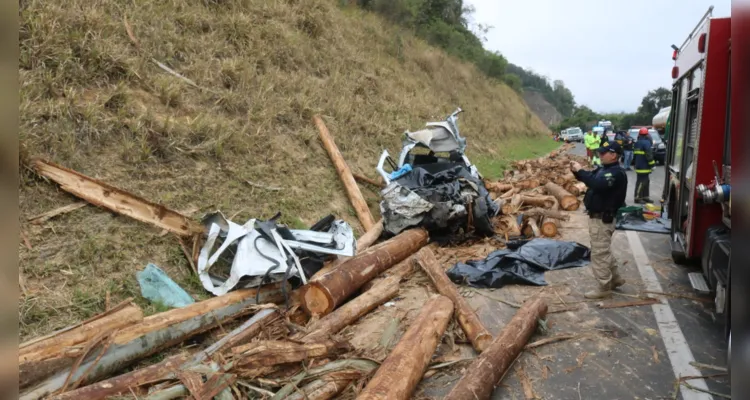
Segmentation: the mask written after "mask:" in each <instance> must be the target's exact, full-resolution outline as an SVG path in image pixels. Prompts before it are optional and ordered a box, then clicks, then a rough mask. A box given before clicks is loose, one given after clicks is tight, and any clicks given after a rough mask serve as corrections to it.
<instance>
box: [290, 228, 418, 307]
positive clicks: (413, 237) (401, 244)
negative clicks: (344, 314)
mask: <svg viewBox="0 0 750 400" xmlns="http://www.w3.org/2000/svg"><path fill="white" fill-rule="evenodd" d="M428 239H429V236H428V234H427V231H425V230H424V229H410V230H407V231H405V232H402V233H401V234H399V235H398V236H396V237H394V238H391V239H390V240H388V241H386V242H384V243H381V244H379V245H378V246H377V247H376V248H372V249H369V250H367V251H365V252H364V253H361V254H358V255H356V256H354V257H352V258H350V259H349V260H346V261H345V262H344V263H342V264H341V265H340V266H339V267H338V268H336V269H334V270H332V271H330V272H328V273H326V274H324V275H321V276H320V277H318V278H316V279H315V280H311V281H310V282H308V284H307V285H305V287H304V288H303V292H302V293H303V294H302V296H303V297H302V298H303V300H302V306H303V307H304V308H305V310H306V311H307V312H308V313H310V314H321V315H325V314H328V313H330V312H331V311H333V310H334V309H335V308H336V307H338V306H339V305H341V304H343V303H344V301H346V299H348V298H349V296H351V295H352V294H353V293H354V292H355V291H357V290H358V289H359V288H361V287H362V285H364V284H365V283H367V282H368V281H370V280H372V279H373V278H374V277H376V276H377V275H378V274H380V273H381V272H383V271H385V270H386V269H388V268H390V267H391V266H393V265H394V264H396V263H398V262H400V261H402V260H404V259H406V258H407V257H409V256H410V255H412V254H414V253H415V252H416V251H417V250H419V249H420V248H422V247H423V246H424V245H426V244H427V241H428Z"/></svg>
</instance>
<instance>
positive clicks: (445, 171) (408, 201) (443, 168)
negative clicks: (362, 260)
mask: <svg viewBox="0 0 750 400" xmlns="http://www.w3.org/2000/svg"><path fill="white" fill-rule="evenodd" d="M462 111H463V110H461V109H460V108H459V109H457V110H456V111H455V112H454V113H453V114H451V115H450V116H448V118H446V120H445V121H441V122H428V123H427V127H426V128H425V129H422V130H419V131H417V132H409V131H406V132H405V133H404V141H403V147H402V149H401V153H400V155H399V160H398V162H395V161H394V160H393V159H391V157H390V155H389V154H388V151H387V150H384V151H383V153H382V155H381V156H380V160H379V162H378V166H377V171H378V173H379V174H380V175H381V176H382V177H383V179H384V180H385V182H386V184H387V186H386V187H385V188H384V189H383V190H382V191H381V196H382V201H381V202H380V212H381V214H382V216H383V223H384V230H385V231H386V232H388V233H389V234H390V235H396V234H398V233H400V232H402V231H403V230H405V229H407V228H412V227H416V226H421V227H424V228H425V229H427V230H428V231H430V232H431V233H432V234H433V236H434V235H435V234H440V233H443V234H447V235H451V234H455V233H457V231H458V230H459V229H464V230H465V231H466V230H469V229H471V228H473V229H474V231H475V233H477V234H479V235H482V236H491V235H494V229H493V227H492V223H491V221H490V219H491V218H492V217H494V216H496V215H497V214H498V212H499V211H500V209H499V207H498V206H497V204H496V203H495V202H493V201H492V199H491V198H490V196H489V191H488V190H487V188H486V187H485V185H484V182H483V181H482V177H481V176H480V174H479V172H478V171H477V168H476V166H474V165H472V164H471V162H470V161H469V159H468V158H467V157H466V155H465V154H464V151H465V149H466V138H464V137H461V135H460V134H459V131H458V125H457V119H458V114H459V113H461V112H462ZM386 161H387V162H388V163H389V164H390V167H391V169H392V172H390V173H389V172H386V170H385V163H386Z"/></svg>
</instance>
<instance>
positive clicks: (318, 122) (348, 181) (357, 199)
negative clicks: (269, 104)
mask: <svg viewBox="0 0 750 400" xmlns="http://www.w3.org/2000/svg"><path fill="white" fill-rule="evenodd" d="M313 121H314V122H315V126H317V127H318V132H319V134H320V141H321V142H323V147H324V148H325V149H326V151H327V152H328V156H329V157H330V158H331V162H333V166H334V167H335V168H336V172H337V173H338V174H339V178H341V182H342V183H343V184H344V189H345V190H346V194H347V196H348V197H349V201H350V202H351V203H352V207H354V211H355V212H356V213H357V218H358V219H359V222H360V223H361V224H362V227H363V228H364V229H365V231H369V230H370V229H371V228H372V227H373V225H375V221H374V220H373V218H372V214H371V213H370V208H369V207H367V202H365V199H364V197H362V192H360V191H359V186H357V182H356V181H355V180H354V177H353V176H352V171H351V170H350V169H349V165H347V164H346V161H344V156H342V155H341V152H340V151H339V148H338V146H336V142H334V140H333V137H332V136H331V133H330V132H329V131H328V128H327V127H326V125H325V123H324V122H323V119H322V118H321V117H320V116H319V115H315V116H314V117H313Z"/></svg>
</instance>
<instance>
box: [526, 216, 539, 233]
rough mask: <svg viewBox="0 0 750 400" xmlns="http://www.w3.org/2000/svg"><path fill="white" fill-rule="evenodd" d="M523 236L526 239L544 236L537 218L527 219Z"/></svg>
mask: <svg viewBox="0 0 750 400" xmlns="http://www.w3.org/2000/svg"><path fill="white" fill-rule="evenodd" d="M523 234H524V236H526V237H540V236H542V233H541V231H540V230H539V224H537V222H536V218H534V217H529V218H526V221H525V222H524V227H523Z"/></svg>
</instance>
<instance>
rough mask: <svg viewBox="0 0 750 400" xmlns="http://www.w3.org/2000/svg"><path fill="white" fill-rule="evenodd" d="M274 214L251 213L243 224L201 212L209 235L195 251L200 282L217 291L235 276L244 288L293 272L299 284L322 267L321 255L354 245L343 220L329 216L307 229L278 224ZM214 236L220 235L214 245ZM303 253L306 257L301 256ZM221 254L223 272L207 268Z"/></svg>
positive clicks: (338, 252)
mask: <svg viewBox="0 0 750 400" xmlns="http://www.w3.org/2000/svg"><path fill="white" fill-rule="evenodd" d="M278 217H279V215H278V214H277V216H276V217H274V218H272V219H270V220H268V221H261V220H257V219H254V218H253V219H250V220H249V221H247V222H246V223H245V224H243V225H240V224H237V223H234V222H232V221H230V220H228V219H227V218H226V217H224V215H223V214H222V213H220V212H215V213H212V214H209V215H207V216H206V217H204V218H203V224H204V225H205V226H206V229H207V230H208V235H207V239H206V242H205V244H204V246H203V248H202V249H201V252H200V256H199V257H198V276H199V278H200V281H201V283H202V284H203V287H204V288H205V289H206V290H208V291H209V292H211V293H213V294H214V295H217V296H220V295H222V294H225V293H227V292H228V291H229V290H231V289H233V288H234V287H236V286H237V285H238V284H239V283H240V280H243V282H242V287H245V288H247V287H257V286H260V285H262V284H265V283H270V282H278V281H281V280H286V279H289V278H290V277H298V278H299V279H300V280H301V282H302V283H303V284H304V283H307V277H309V276H311V275H312V274H314V273H315V272H316V271H317V270H318V269H320V268H321V267H322V261H323V257H325V256H324V255H340V256H349V257H351V256H353V255H354V253H355V251H356V246H357V243H356V240H355V239H354V232H353V231H352V228H351V226H349V224H347V223H346V222H344V221H342V220H333V217H332V216H329V217H327V218H324V219H323V220H321V222H319V223H317V224H315V226H314V227H313V229H311V230H297V229H289V228H287V227H286V226H283V225H279V224H277V223H276V222H275V220H276V219H277V218H278ZM219 238H222V239H223V241H222V242H221V244H220V245H219V247H218V249H216V250H215V251H214V250H213V249H214V247H215V246H216V244H217V240H218V239H219ZM305 254H308V255H310V257H302V256H303V255H305ZM222 259H223V260H224V261H225V262H227V263H229V264H231V270H230V272H229V276H228V277H222V276H220V275H219V274H217V273H212V271H211V268H212V267H213V266H214V265H215V264H216V263H217V262H218V261H219V260H222Z"/></svg>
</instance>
